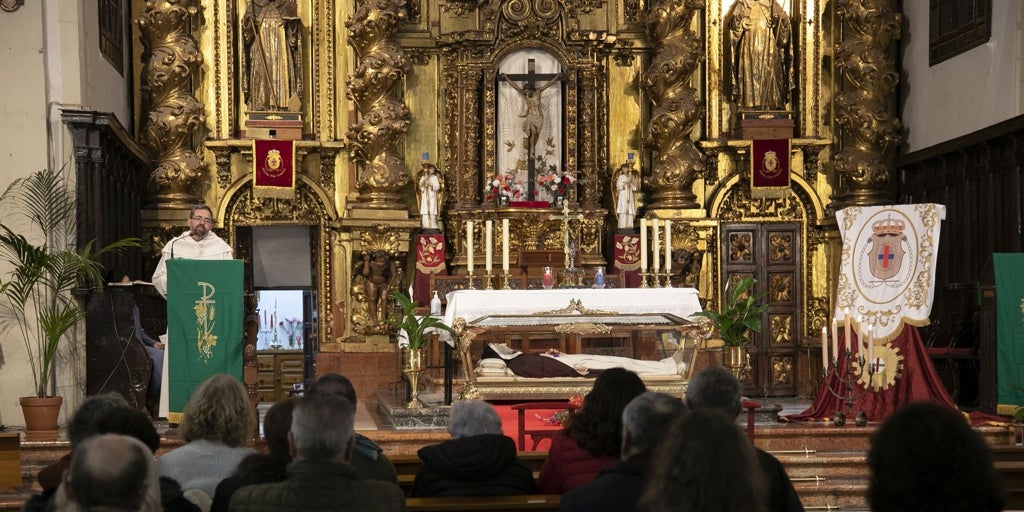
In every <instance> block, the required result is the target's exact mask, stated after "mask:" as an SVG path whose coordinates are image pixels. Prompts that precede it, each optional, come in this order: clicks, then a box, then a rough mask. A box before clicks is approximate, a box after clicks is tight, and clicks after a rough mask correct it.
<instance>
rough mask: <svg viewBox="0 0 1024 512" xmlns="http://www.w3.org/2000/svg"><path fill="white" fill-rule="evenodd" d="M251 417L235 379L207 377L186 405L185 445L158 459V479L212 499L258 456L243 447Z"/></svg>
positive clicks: (244, 394)
mask: <svg viewBox="0 0 1024 512" xmlns="http://www.w3.org/2000/svg"><path fill="white" fill-rule="evenodd" d="M255 419H256V418H255V413H254V411H253V408H252V405H250V404H249V396H248V394H247V393H246V391H245V386H243V385H242V383H241V382H239V381H238V379H236V378H234V377H232V376H230V375H226V374H217V375H214V376H212V377H210V378H209V379H206V381H205V382H203V383H202V384H200V385H199V387H198V388H196V390H195V391H194V392H193V393H192V396H191V397H190V398H189V399H188V402H187V403H186V404H185V410H184V411H183V418H182V421H181V436H182V437H183V438H184V439H185V444H184V445H182V446H181V447H178V448H175V449H174V450H171V451H169V452H167V453H166V454H164V455H163V456H162V457H160V459H159V460H157V466H158V467H159V468H160V476H166V477H170V478H173V479H174V480H177V481H178V483H179V484H181V488H182V489H183V490H184V491H185V492H186V495H187V496H189V495H194V493H192V494H190V493H189V491H190V490H192V489H197V490H200V491H202V492H203V493H204V494H206V497H207V498H210V497H212V496H213V494H214V491H215V490H216V489H217V484H219V483H220V481H221V480H223V479H225V478H227V477H228V476H229V475H231V473H233V472H234V470H235V467H237V466H238V463H239V462H240V461H241V460H242V459H244V458H245V457H246V456H247V455H250V454H252V453H256V451H255V450H253V449H251V448H249V447H248V446H247V445H248V442H249V439H250V436H251V435H252V431H253V428H254V425H255Z"/></svg>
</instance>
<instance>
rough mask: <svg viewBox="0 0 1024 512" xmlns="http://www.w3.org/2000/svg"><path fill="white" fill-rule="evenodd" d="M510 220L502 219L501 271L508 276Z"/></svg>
mask: <svg viewBox="0 0 1024 512" xmlns="http://www.w3.org/2000/svg"><path fill="white" fill-rule="evenodd" d="M508 241H509V235H508V219H501V271H502V272H504V273H506V274H508Z"/></svg>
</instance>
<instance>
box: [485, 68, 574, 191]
mask: <svg viewBox="0 0 1024 512" xmlns="http://www.w3.org/2000/svg"><path fill="white" fill-rule="evenodd" d="M524 60H525V62H523V61H524ZM523 64H525V68H526V71H525V72H523V73H509V72H499V73H498V77H497V79H498V82H499V83H505V84H507V85H508V87H509V88H510V89H505V90H506V91H507V92H506V93H505V96H504V97H503V98H502V101H503V105H502V108H501V109H500V115H501V116H502V117H503V119H501V121H500V124H501V127H500V129H499V137H500V138H501V140H500V144H499V152H500V153H502V155H500V156H503V157H504V158H499V168H498V170H497V171H498V173H505V172H514V173H516V174H518V173H519V172H521V171H522V172H523V174H525V176H520V177H519V179H521V180H523V181H525V182H526V183H525V185H527V187H528V190H529V191H530V195H531V196H533V197H535V198H537V199H541V197H537V194H535V193H534V192H535V190H536V189H537V177H538V173H539V172H542V171H544V170H545V169H549V168H551V167H552V166H553V167H554V168H555V169H558V168H559V167H560V166H561V155H560V148H561V134H560V130H559V129H557V128H558V127H560V125H561V90H560V89H559V88H558V87H556V86H557V85H558V84H559V83H560V82H561V80H562V78H563V74H562V72H561V71H557V72H553V73H552V72H547V73H545V72H542V71H539V69H543V68H544V67H545V66H544V65H538V64H539V63H538V61H537V59H536V58H520V59H519V60H518V62H517V63H515V64H511V65H509V66H507V67H506V66H503V68H505V69H506V70H508V69H511V68H513V67H519V66H522V65H523ZM546 67H548V69H549V70H550V69H551V68H552V67H554V69H558V67H557V65H556V66H551V64H550V63H547V64H546ZM519 69H522V67H519ZM549 89H550V91H549ZM545 91H548V93H549V94H545Z"/></svg>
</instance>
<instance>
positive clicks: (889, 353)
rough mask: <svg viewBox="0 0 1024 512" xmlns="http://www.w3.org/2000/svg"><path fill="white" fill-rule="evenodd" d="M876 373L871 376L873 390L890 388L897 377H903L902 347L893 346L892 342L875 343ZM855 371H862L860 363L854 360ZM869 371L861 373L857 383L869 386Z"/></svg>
mask: <svg viewBox="0 0 1024 512" xmlns="http://www.w3.org/2000/svg"><path fill="white" fill-rule="evenodd" d="M873 363H874V374H873V375H871V376H870V379H871V387H872V388H873V391H875V392H878V390H880V389H889V388H891V387H892V385H893V384H895V383H896V379H899V378H901V377H903V356H902V355H900V349H898V348H896V347H894V346H892V343H886V344H885V345H875V359H874V361H873ZM852 364H853V366H854V373H855V374H858V373H860V364H859V363H858V362H857V361H853V362H852ZM868 378H869V377H868V372H864V373H863V374H861V376H860V378H859V379H857V383H858V384H860V385H861V386H863V387H864V388H867V387H868Z"/></svg>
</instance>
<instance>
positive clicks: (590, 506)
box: [559, 391, 686, 512]
mask: <svg viewBox="0 0 1024 512" xmlns="http://www.w3.org/2000/svg"><path fill="white" fill-rule="evenodd" d="M684 411H686V406H685V405H683V402H682V401H681V400H679V399H678V398H676V397H673V396H671V395H667V394H665V393H655V392H653V391H648V392H646V393H644V394H642V395H640V396H638V397H636V398H634V399H633V401H631V402H629V405H627V406H626V408H625V410H623V411H622V460H620V461H618V462H616V463H614V464H612V465H611V466H609V467H608V468H606V469H605V470H604V471H602V472H601V474H600V475H598V476H597V478H596V479H594V480H593V481H591V482H590V483H588V484H586V485H584V486H582V487H579V488H578V489H575V490H572V491H569V492H567V493H565V495H563V496H562V501H561V505H560V508H559V510H561V511H563V512H600V511H603V510H607V511H609V512H631V511H635V510H639V507H638V503H639V501H640V496H641V495H643V492H644V487H645V486H646V485H647V481H648V480H649V479H650V466H651V462H650V461H651V456H652V455H653V454H654V451H655V449H656V448H657V447H658V443H659V442H661V440H662V439H665V437H667V436H668V435H669V425H671V424H672V423H673V422H674V421H675V420H676V418H678V417H679V416H681V415H682V414H683V412H684Z"/></svg>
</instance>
